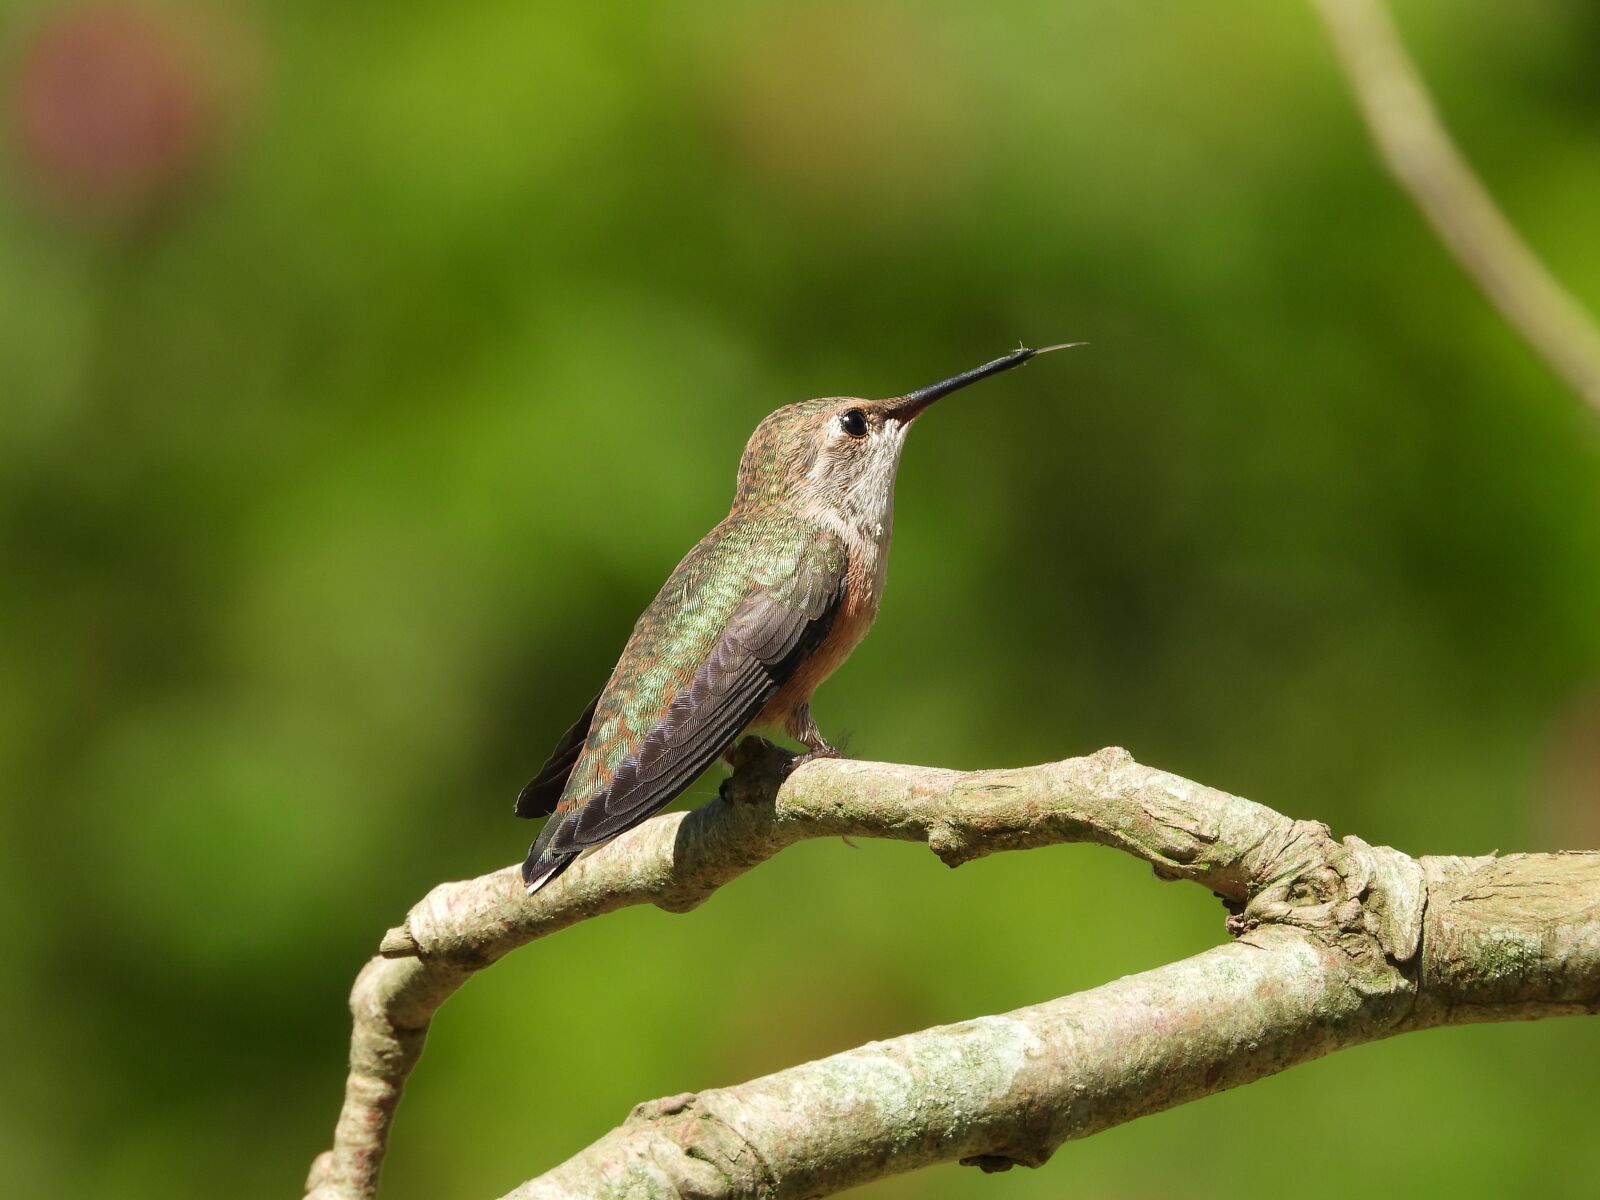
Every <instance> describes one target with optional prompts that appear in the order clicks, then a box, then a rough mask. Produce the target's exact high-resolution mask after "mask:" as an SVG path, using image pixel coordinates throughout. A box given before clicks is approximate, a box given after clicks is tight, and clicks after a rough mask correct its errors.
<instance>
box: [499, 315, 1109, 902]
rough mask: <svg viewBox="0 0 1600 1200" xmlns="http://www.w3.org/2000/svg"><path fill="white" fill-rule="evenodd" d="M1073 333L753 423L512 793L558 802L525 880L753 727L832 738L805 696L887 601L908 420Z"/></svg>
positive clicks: (655, 804)
mask: <svg viewBox="0 0 1600 1200" xmlns="http://www.w3.org/2000/svg"><path fill="white" fill-rule="evenodd" d="M1070 344H1071V345H1078V344H1081V343H1070ZM1065 348H1066V347H1065V346H1047V347H1045V348H1044V349H1043V350H1028V349H1019V350H1015V351H1013V352H1012V353H1010V354H1007V355H1005V356H1004V357H1002V358H997V359H995V360H994V361H993V362H989V363H985V364H984V365H983V366H981V367H975V368H973V369H972V370H970V371H965V372H963V373H962V374H960V375H956V376H953V377H951V378H949V379H946V380H943V381H942V382H940V383H935V384H932V385H931V386H929V387H925V388H918V389H917V390H916V391H914V392H907V393H906V394H905V395H904V396H898V397H895V398H893V399H889V400H856V399H851V398H848V397H831V398H827V399H822V400H805V401H802V402H800V403H799V404H790V405H787V406H785V407H783V408H780V409H779V410H778V411H777V412H775V413H773V414H772V415H771V416H769V417H768V418H767V419H766V420H764V421H762V422H761V424H760V425H759V426H757V427H756V431H755V433H754V434H753V435H751V438H750V441H749V443H748V444H747V445H746V446H745V448H744V456H743V458H741V459H740V461H739V481H738V487H737V489H736V491H735V492H734V497H733V509H732V511H730V512H729V513H728V515H727V516H726V517H724V518H723V520H722V523H721V524H719V525H718V526H717V527H716V528H715V529H713V530H712V531H711V532H710V533H708V534H707V535H706V536H705V537H704V538H702V539H701V540H700V544H699V545H697V546H696V547H695V548H694V549H693V550H691V551H689V553H688V555H687V556H686V557H685V558H684V560H683V561H682V562H681V563H679V564H678V566H677V569H676V570H674V571H673V572H672V574H671V576H670V577H668V579H667V582H666V585H665V586H664V587H662V589H661V591H660V592H659V593H658V594H657V595H656V598H655V599H654V600H653V601H651V603H650V607H649V608H647V609H645V611H644V615H643V616H642V617H640V618H639V622H638V624H636V625H635V626H634V627H633V634H632V636H631V637H629V639H628V644H627V646H626V647H624V649H623V651H622V658H621V659H620V660H619V661H618V663H617V666H616V669H615V670H614V671H612V673H611V678H610V680H609V681H607V683H606V685H605V687H604V688H603V689H602V690H601V692H600V694H599V695H598V696H596V697H595V699H594V701H593V703H591V704H590V705H589V707H588V708H587V709H586V710H585V711H584V714H583V715H582V716H581V717H579V718H578V721H577V723H576V724H575V725H573V727H572V728H571V729H569V730H567V732H566V733H565V734H564V735H563V736H562V738H561V741H560V742H559V743H557V745H556V748H555V750H554V751H553V752H552V753H551V755H550V760H549V761H548V762H547V763H545V765H544V767H543V768H542V769H541V770H540V771H539V774H538V775H536V776H535V777H534V779H533V782H531V783H530V784H528V786H527V787H525V788H523V789H522V794H521V795H519V796H518V797H517V816H519V817H542V816H546V815H549V816H550V819H549V820H548V821H546V822H545V826H544V828H543V829H541V830H540V831H539V837H538V839H537V840H536V841H535V842H534V843H533V847H532V849H530V850H529V851H528V858H527V861H526V862H524V863H523V865H522V878H523V880H524V882H525V883H526V884H527V885H528V891H529V893H532V892H536V891H538V890H539V888H541V887H543V886H544V885H545V884H547V883H549V882H550V881H551V880H552V879H554V878H555V877H556V876H557V875H559V874H561V872H562V871H563V870H565V869H566V868H567V866H568V865H569V864H570V863H571V862H572V860H573V859H574V858H576V857H577V856H578V855H579V854H580V853H582V852H583V851H584V850H586V849H588V848H589V847H591V846H598V845H600V844H601V843H602V842H606V841H610V840H611V839H612V838H614V837H616V836H617V835H618V834H619V833H622V832H623V831H624V830H627V829H631V828H632V827H633V826H635V825H637V824H638V823H639V822H640V821H643V820H644V819H645V818H646V817H648V816H649V815H650V814H651V813H653V812H655V811H656V810H657V809H659V808H661V807H662V806H663V805H665V804H668V803H670V802H671V801H672V800H673V799H675V798H676V797H677V796H678V795H679V794H680V793H682V792H683V790H684V789H685V788H687V787H688V786H689V784H690V783H692V782H693V781H694V780H695V778H696V777H697V776H698V775H699V774H700V773H701V772H702V771H704V770H705V769H706V768H707V767H709V766H710V765H711V764H712V763H714V762H715V761H716V760H717V758H718V757H719V756H720V755H722V754H723V753H725V752H726V751H727V750H729V749H730V748H731V747H732V746H733V743H734V742H735V740H736V739H737V738H738V737H739V735H740V734H741V733H743V732H745V731H746V730H749V729H782V730H784V731H785V732H787V733H788V734H789V735H790V736H791V737H793V738H794V739H795V740H797V741H798V742H800V743H801V744H802V745H804V746H805V747H806V750H807V752H808V753H807V754H806V755H805V756H804V757H805V758H811V757H814V756H819V755H825V756H831V755H836V754H837V753H838V752H837V751H836V750H834V748H833V747H832V746H830V745H829V744H828V742H827V739H826V738H824V737H823V736H822V733H821V731H819V730H818V729H817V724H816V721H815V720H813V718H812V716H811V705H810V700H811V693H812V692H813V691H815V690H816V688H817V685H818V684H820V683H821V682H822V681H823V680H824V679H826V678H827V677H828V676H829V675H830V674H832V672H833V670H834V669H835V668H836V667H838V666H839V664H840V663H842V662H844V660H845V659H846V658H847V657H848V656H849V654H850V651H852V650H854V649H855V647H856V645H857V643H859V642H860V641H861V639H862V638H863V637H864V636H865V635H866V632H867V629H868V628H869V627H870V626H871V625H872V620H873V618H874V617H875V616H876V615H877V612H878V600H879V598H880V597H881V596H882V595H883V581H884V574H885V571H886V569H887V567H888V556H889V532H890V526H891V525H892V523H893V520H894V480H895V472H896V471H897V470H898V468H899V466H900V451H901V448H902V447H903V446H904V445H905V436H906V430H908V429H909V428H910V427H911V423H912V422H913V421H915V420H916V419H917V417H918V415H919V414H921V413H922V412H923V411H924V410H926V409H927V408H928V406H929V405H931V404H932V403H933V402H934V401H935V400H938V399H939V398H940V397H941V396H947V395H949V394H950V393H951V392H954V391H957V390H959V389H961V388H964V387H966V386H967V385H968V384H971V383H976V382H977V381H978V380H980V379H986V378H988V377H989V376H990V375H996V374H999V373H1000V372H1001V371H1009V370H1010V369H1011V368H1012V367H1016V366H1021V365H1022V364H1023V363H1025V362H1027V361H1028V360H1029V359H1030V358H1033V357H1034V356H1035V355H1037V354H1044V353H1047V352H1048V351H1051V350H1062V349H1065ZM802 761H803V760H802Z"/></svg>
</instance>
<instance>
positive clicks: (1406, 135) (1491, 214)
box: [1312, 0, 1600, 411]
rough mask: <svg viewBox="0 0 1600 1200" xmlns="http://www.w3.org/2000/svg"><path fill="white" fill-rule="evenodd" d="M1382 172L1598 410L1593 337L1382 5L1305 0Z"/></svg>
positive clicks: (1379, 1)
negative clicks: (1465, 150) (1452, 125)
mask: <svg viewBox="0 0 1600 1200" xmlns="http://www.w3.org/2000/svg"><path fill="white" fill-rule="evenodd" d="M1312 4H1313V5H1314V6H1315V7H1316V10H1317V12H1318V13H1319V14H1320V15H1321V17H1322V21H1323V24H1324V25H1326V26H1327V29H1328V33H1329V35H1330V37H1331V38H1332V41H1333V46H1334V50H1335V51H1336V54H1337V57H1338V60H1339V63H1340V65H1341V66H1342V67H1343V69H1344V74H1345V79H1346V81H1347V82H1348V83H1349V85H1350V90H1351V91H1352V92H1353V93H1354V95H1355V98H1356V103H1357V104H1358V106H1359V107H1360V109H1361V116H1362V119H1363V120H1364V121H1365V122H1366V126H1367V132H1368V133H1369V134H1371V136H1372V140H1373V142H1374V143H1375V144H1376V145H1377V148H1378V151H1379V153H1380V154H1381V155H1382V157H1383V161H1384V164H1385V165H1386V166H1387V167H1388V168H1389V173H1390V174H1391V175H1393V176H1394V179H1395V182H1397V183H1398V184H1399V185H1400V187H1401V188H1402V189H1404V191H1405V192H1406V194H1407V195H1409V196H1410V197H1411V200H1412V202H1413V203H1415V204H1416V206H1417V208H1418V210H1420V211H1421V213H1422V215H1423V217H1424V218H1425V219H1426V220H1427V222H1428V224H1430V225H1432V226H1433V230H1434V232H1435V233H1436V234H1438V236H1439V239H1440V240H1441V241H1442V242H1444V244H1445V246H1446V248H1447V249H1449V251H1450V253H1451V254H1452V255H1454V256H1455V259H1456V261H1457V262H1458V263H1460V264H1461V267H1462V269H1463V270H1465V271H1466V273H1467V274H1468V275H1469V276H1471V278H1472V280H1473V281H1474V282H1475V283H1476V284H1477V285H1478V288H1479V289H1480V290H1481V291H1482V292H1483V294H1484V296H1485V297H1487V298H1488V300H1489V302H1490V303H1491V304H1493V305H1494V306H1495V308H1497V309H1499V311H1500V315H1501V316H1502V317H1504V318H1505V319H1506V321H1507V322H1508V323H1509V324H1510V325H1511V327H1512V328H1513V329H1515V330H1516V331H1517V332H1518V333H1519V334H1520V335H1521V336H1522V339H1523V340H1524V341H1525V342H1527V343H1528V345H1529V346H1530V347H1531V348H1532V349H1533V351H1534V352H1535V353H1536V354H1538V355H1539V356H1540V357H1541V358H1543V359H1544V360H1545V362H1546V363H1547V364H1548V365H1549V367H1550V368H1551V370H1553V371H1554V372H1555V373H1556V374H1557V375H1558V376H1560V377H1561V379H1562V380H1563V381H1565V382H1566V384H1567V386H1568V387H1570V388H1572V390H1573V391H1575V392H1577V393H1578V395H1579V396H1581V397H1582V398H1583V399H1585V400H1587V401H1588V402H1589V403H1590V404H1591V405H1593V406H1594V408H1595V409H1596V410H1597V411H1600V330H1597V329H1596V327H1595V323H1594V319H1593V318H1592V317H1591V316H1590V315H1589V313H1587V312H1586V311H1585V310H1584V308H1583V306H1582V305H1581V304H1579V303H1578V301H1577V300H1576V299H1574V298H1573V296H1572V294H1571V293H1570V292H1568V291H1567V290H1566V289H1565V288H1563V287H1562V286H1561V284H1560V283H1558V282H1557V281H1556V279H1555V277H1554V276H1552V275H1551V274H1550V272H1549V271H1547V270H1546V269H1545V267H1544V264H1543V263H1541V262H1540V261H1539V259H1538V256H1536V255H1535V254H1534V253H1533V251H1532V250H1530V249H1529V248H1528V246H1527V243H1525V242H1524V241H1523V240H1522V238H1521V236H1520V235H1519V234H1518V233H1517V231H1516V228H1515V227H1514V226H1513V225H1512V224H1511V222H1510V221H1508V220H1507V219H1506V217H1505V215H1504V214H1503V213H1501V211H1500V209H1499V208H1498V207H1497V206H1496V205H1495V202H1494V198H1493V197H1492V196H1491V195H1490V194H1489V191H1488V189H1487V188H1485V187H1484V186H1483V183H1482V182H1481V181H1480V180H1479V179H1478V177H1477V176H1476V175H1475V174H1474V173H1473V171H1472V168H1471V166H1469V165H1468V163H1467V161H1466V159H1465V158H1463V157H1462V155H1461V152H1460V151H1459V150H1458V149H1457V148H1456V145H1455V143H1454V142H1453V141H1451V139H1450V134H1449V133H1448V131H1446V129H1445V127H1444V125H1443V124H1442V123H1441V122H1440V120H1439V115H1438V113H1437V112H1436V111H1435V110H1434V107H1433V103H1432V101H1431V100H1430V99H1429V97H1428V90H1427V86H1426V85H1425V84H1424V83H1423V81H1422V77H1421V75H1420V74H1419V73H1418V72H1417V69H1416V67H1415V66H1414V65H1413V64H1412V62H1411V59H1410V57H1409V56H1408V55H1407V54H1406V49H1405V45H1404V44H1403V43H1402V42H1401V40H1400V35H1399V33H1398V32H1397V31H1396V30H1395V27H1394V21H1393V20H1392V19H1391V17H1390V16H1389V12H1388V9H1387V8H1385V7H1384V4H1383V0H1312Z"/></svg>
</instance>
